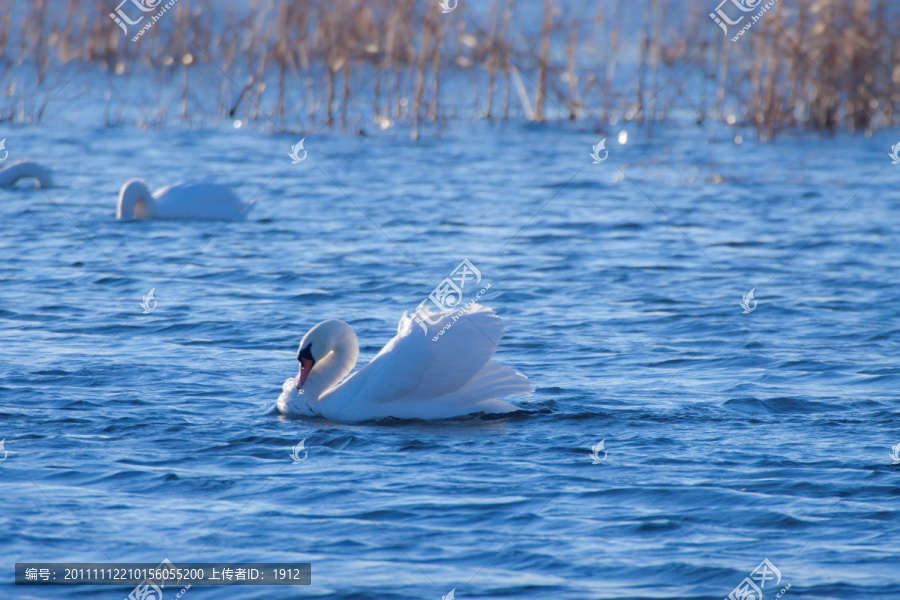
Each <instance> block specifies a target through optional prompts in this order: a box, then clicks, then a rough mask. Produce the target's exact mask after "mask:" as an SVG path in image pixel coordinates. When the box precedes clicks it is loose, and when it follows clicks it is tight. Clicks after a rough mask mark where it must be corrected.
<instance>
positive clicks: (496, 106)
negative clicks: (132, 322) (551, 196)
mask: <svg viewBox="0 0 900 600" xmlns="http://www.w3.org/2000/svg"><path fill="white" fill-rule="evenodd" d="M145 1H146V0H145ZM745 1H747V0H745ZM750 1H751V3H752V1H753V0H750ZM116 3H117V0H65V1H63V0H31V2H29V3H21V2H14V1H13V0H0V74H2V88H0V120H2V121H12V122H15V123H23V124H24V123H30V122H33V121H37V120H40V119H43V118H46V117H47V116H48V112H47V111H48V107H52V106H54V105H55V104H57V103H62V104H63V106H62V107H56V108H52V109H50V110H51V112H59V111H61V110H65V109H66V107H68V106H72V107H75V106H79V103H80V102H81V103H83V104H84V106H85V107H86V108H85V109H84V111H83V112H86V114H88V115H90V114H91V112H92V109H93V112H96V106H97V102H96V100H97V99H100V100H102V103H101V105H102V106H103V107H104V110H103V114H102V117H101V118H102V119H103V122H104V123H105V124H107V125H110V126H115V125H118V124H121V123H125V122H129V121H131V120H133V121H135V122H137V123H138V124H140V125H142V126H146V127H154V126H162V125H164V124H166V123H167V122H169V121H172V120H178V121H184V122H185V123H187V124H189V125H198V126H203V125H205V124H206V123H209V122H212V121H215V120H220V119H233V120H235V121H241V122H254V121H259V122H262V123H266V122H268V123H270V124H271V127H272V128H273V129H275V130H279V131H297V132H306V131H313V130H319V129H321V128H324V127H329V128H337V129H343V130H352V131H361V132H364V131H366V130H368V129H370V128H381V129H388V128H391V127H394V126H407V127H409V128H410V131H411V133H412V135H413V136H414V137H415V136H418V134H419V131H420V127H421V125H422V124H424V123H438V124H442V123H446V122H448V121H452V120H458V119H500V120H502V119H519V120H528V121H535V122H546V121H551V122H553V121H557V122H559V121H573V122H575V123H576V124H577V125H578V126H579V127H582V128H591V129H596V130H603V129H605V128H607V127H609V126H616V125H621V124H624V123H625V122H635V123H636V124H638V125H640V126H646V127H650V128H652V127H653V126H654V125H655V124H658V123H662V122H667V121H678V122H682V121H694V122H697V123H700V124H703V123H706V122H716V123H723V124H725V125H727V126H731V127H734V128H739V129H741V130H742V131H743V130H747V129H751V130H753V131H755V132H756V134H757V135H758V136H759V137H760V138H762V139H772V138H773V137H775V136H776V135H778V134H779V133H780V132H782V131H785V130H798V129H811V130H816V131H822V132H832V131H835V130H837V129H846V130H848V131H851V132H865V133H868V132H871V131H872V130H873V129H874V128H876V127H887V126H891V125H894V124H895V120H896V116H895V114H896V112H897V111H896V108H897V105H898V102H900V66H898V65H900V60H898V59H900V43H898V39H897V37H896V36H895V35H894V33H893V32H895V31H900V27H898V23H897V21H898V14H900V11H898V10H897V7H893V6H890V5H889V4H888V3H887V1H886V0H792V1H791V2H790V3H787V2H785V0H780V1H779V2H778V3H777V4H776V6H775V7H774V8H773V9H772V10H770V11H769V12H767V13H766V14H765V15H764V16H763V17H762V18H760V19H759V20H758V21H757V22H755V23H754V24H753V26H752V29H750V30H748V31H746V32H745V33H744V34H743V35H742V36H741V37H740V39H738V41H736V42H735V41H732V35H731V34H732V33H733V32H734V30H737V29H738V28H739V27H738V26H734V27H732V28H731V29H732V31H729V34H728V35H723V31H722V29H720V28H719V27H718V26H717V25H716V24H715V23H714V22H713V21H712V19H710V17H709V14H710V12H712V11H714V10H715V9H716V6H715V5H714V4H713V2H712V0H711V1H709V2H707V1H705V0H704V1H700V0H687V1H685V2H679V3H669V2H661V1H660V0H599V1H588V2H582V3H580V4H575V3H573V4H570V5H565V4H563V3H562V0H534V1H531V2H525V0H485V2H484V3H482V4H479V5H478V6H474V5H472V6H468V5H466V4H465V3H464V2H460V4H459V6H458V7H457V8H456V9H455V10H453V11H452V12H449V13H443V12H442V6H441V4H440V3H439V2H438V0H431V1H428V2H422V1H416V0H330V1H328V2H325V1H319V0H248V1H247V2H242V3H230V2H227V1H225V2H223V1H221V0H178V1H177V2H176V4H175V6H174V7H172V8H171V9H169V10H168V11H167V12H166V13H165V14H164V15H162V17H161V18H160V19H159V21H158V22H156V23H155V24H154V25H153V27H152V28H151V29H149V30H148V31H146V32H145V33H144V34H143V36H142V37H140V38H139V39H138V41H136V42H135V41H132V36H133V35H134V34H135V33H136V32H137V31H138V30H139V29H140V26H141V25H144V24H145V23H146V22H147V21H148V20H149V17H146V18H145V19H144V22H142V23H140V24H138V25H133V26H130V27H129V28H128V30H129V31H128V35H126V34H125V33H123V31H122V29H121V28H120V26H119V25H118V24H117V23H116V22H115V21H114V20H113V19H112V18H110V17H109V14H110V13H112V12H113V11H114V10H115V9H116ZM151 4H152V1H151ZM163 4H164V3H163ZM450 5H451V6H452V0H450ZM122 7H123V10H125V11H129V14H131V15H132V16H135V17H136V16H137V15H140V14H142V13H140V12H139V11H136V10H135V9H134V8H133V6H132V5H131V3H130V2H128V3H126V4H125V5H122ZM732 12H733V11H732ZM144 14H146V15H149V14H153V13H144ZM744 21H745V22H746V21H748V19H747V18H745V19H744ZM743 24H744V23H741V25H743ZM61 90H63V91H64V92H63V91H61Z"/></svg>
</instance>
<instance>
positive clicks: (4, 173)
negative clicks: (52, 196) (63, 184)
mask: <svg viewBox="0 0 900 600" xmlns="http://www.w3.org/2000/svg"><path fill="white" fill-rule="evenodd" d="M22 179H31V180H34V182H35V184H36V185H37V187H39V188H42V189H43V188H48V187H53V176H52V174H51V173H50V169H48V168H47V167H45V166H43V165H40V164H38V163H36V162H34V161H30V160H20V161H19V162H15V163H13V164H11V165H9V166H7V167H3V168H0V187H13V186H14V185H15V184H16V182H18V181H20V180H22Z"/></svg>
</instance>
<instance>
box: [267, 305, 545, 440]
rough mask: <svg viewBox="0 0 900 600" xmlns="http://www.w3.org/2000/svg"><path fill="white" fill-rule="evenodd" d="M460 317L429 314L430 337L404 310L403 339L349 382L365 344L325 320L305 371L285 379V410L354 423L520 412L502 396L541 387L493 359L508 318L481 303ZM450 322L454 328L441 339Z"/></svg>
mask: <svg viewBox="0 0 900 600" xmlns="http://www.w3.org/2000/svg"><path fill="white" fill-rule="evenodd" d="M456 314H457V312H456V311H447V312H442V313H428V319H427V321H430V322H431V323H429V322H427V321H426V322H425V323H424V324H425V326H426V328H427V329H428V332H427V333H425V334H423V331H422V329H421V327H420V324H419V323H417V322H416V321H415V320H414V318H413V317H412V316H407V315H406V313H404V314H403V317H402V318H401V319H400V324H399V326H398V328H397V335H395V336H394V338H393V339H392V340H391V341H389V342H388V343H387V345H385V347H384V348H382V350H381V352H379V353H378V355H377V356H376V357H375V358H374V359H372V362H370V363H369V364H368V365H366V366H364V367H363V368H361V369H360V370H359V371H357V372H356V373H354V374H353V375H352V376H350V377H348V378H346V379H344V380H343V381H341V378H342V377H344V376H345V375H347V374H348V373H349V372H350V371H351V370H352V369H353V365H355V364H356V359H357V357H358V356H359V342H358V341H357V338H356V334H355V333H354V332H353V329H352V328H351V327H350V326H349V325H347V324H346V323H344V322H343V321H337V320H329V321H322V322H321V323H319V324H318V325H316V326H315V327H313V328H312V329H310V330H309V332H307V334H306V335H304V336H303V340H302V341H301V342H300V349H299V353H298V355H297V359H298V360H299V362H300V372H299V373H298V374H297V377H296V378H294V377H291V378H289V379H288V380H287V381H285V382H284V386H283V388H282V393H281V396H280V397H279V398H278V402H277V404H276V406H277V408H278V410H279V411H280V412H281V413H282V414H286V415H321V416H323V417H325V418H327V419H331V420H333V421H347V422H352V421H364V420H368V419H378V418H383V417H397V418H404V419H444V418H449V417H456V416H460V415H465V414H470V413H477V412H487V413H505V412H511V411H514V410H518V409H517V408H516V407H515V406H513V405H512V404H510V403H509V402H504V401H503V400H496V397H497V396H506V395H510V394H529V393H531V392H533V391H534V386H533V385H532V384H531V381H529V380H528V378H527V377H525V376H524V375H522V374H521V373H517V372H516V371H515V370H513V369H511V368H509V367H507V366H504V365H501V364H500V363H497V362H494V361H493V360H491V357H492V356H493V355H494V352H495V351H496V350H497V345H498V344H499V343H500V339H501V338H502V337H503V323H502V322H501V321H500V318H499V317H498V316H497V315H496V314H495V313H494V311H493V310H491V309H489V308H485V307H483V306H481V305H478V304H475V305H474V306H473V307H472V308H471V309H469V310H468V311H467V312H465V313H464V314H463V315H462V316H460V317H458V318H457V320H456V321H454V320H453V316H454V315H456ZM446 325H450V328H449V329H446V330H445V331H444V333H443V335H441V336H440V337H439V338H438V339H437V340H436V341H433V340H432V338H434V337H435V336H436V335H437V334H438V332H439V331H441V330H442V329H444V328H445V326H446ZM339 381H340V383H338V382H339ZM335 384H337V385H335Z"/></svg>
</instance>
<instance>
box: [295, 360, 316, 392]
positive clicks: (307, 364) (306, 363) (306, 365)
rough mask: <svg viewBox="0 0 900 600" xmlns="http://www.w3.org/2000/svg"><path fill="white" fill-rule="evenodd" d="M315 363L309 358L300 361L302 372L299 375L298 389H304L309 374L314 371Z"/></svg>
mask: <svg viewBox="0 0 900 600" xmlns="http://www.w3.org/2000/svg"><path fill="white" fill-rule="evenodd" d="M312 367H313V361H311V360H309V359H308V358H301V359H300V371H299V372H298V373H297V389H300V388H302V387H303V383H304V382H305V381H306V378H307V377H309V372H310V371H311V370H312Z"/></svg>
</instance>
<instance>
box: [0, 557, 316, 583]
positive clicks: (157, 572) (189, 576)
mask: <svg viewBox="0 0 900 600" xmlns="http://www.w3.org/2000/svg"><path fill="white" fill-rule="evenodd" d="M311 577H312V565H311V564H310V563H179V564H177V565H175V564H172V562H170V561H169V560H168V559H166V560H164V561H163V562H162V563H118V564H114V563H30V562H29V563H16V585H118V586H136V585H142V584H143V585H147V586H149V587H150V588H151V589H152V588H153V587H154V586H155V587H156V588H158V589H165V588H174V587H184V586H186V585H192V586H194V585H310V583H311V581H310V580H311Z"/></svg>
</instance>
